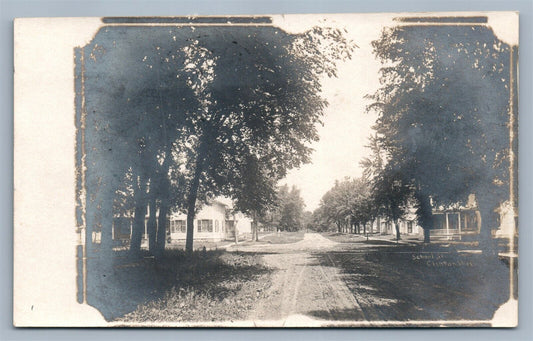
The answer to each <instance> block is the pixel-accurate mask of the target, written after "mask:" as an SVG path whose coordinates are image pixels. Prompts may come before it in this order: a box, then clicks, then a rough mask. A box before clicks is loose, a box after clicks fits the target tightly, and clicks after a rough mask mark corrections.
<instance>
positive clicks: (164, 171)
mask: <svg viewBox="0 0 533 341" xmlns="http://www.w3.org/2000/svg"><path fill="white" fill-rule="evenodd" d="M165 141H166V139H165ZM171 161H172V143H168V144H167V145H166V148H165V160H164V161H163V164H162V166H161V169H160V170H159V172H158V174H157V177H158V185H159V191H158V193H159V200H160V201H161V203H160V205H159V206H160V207H159V217H158V221H157V237H156V257H160V256H162V255H163V252H164V251H165V243H166V239H167V215H168V211H169V207H170V203H169V200H170V190H169V187H170V183H169V180H168V170H169V168H170V163H171Z"/></svg>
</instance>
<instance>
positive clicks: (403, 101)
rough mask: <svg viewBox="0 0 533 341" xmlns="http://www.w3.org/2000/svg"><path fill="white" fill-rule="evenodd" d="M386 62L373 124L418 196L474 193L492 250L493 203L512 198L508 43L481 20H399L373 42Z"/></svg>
mask: <svg viewBox="0 0 533 341" xmlns="http://www.w3.org/2000/svg"><path fill="white" fill-rule="evenodd" d="M373 46H374V52H375V54H376V56H377V57H378V58H379V59H380V60H381V61H382V62H383V63H384V67H383V68H382V69H381V82H382V84H383V86H382V87H381V88H380V89H379V90H378V91H377V92H376V93H375V94H374V95H373V96H371V98H372V99H373V100H374V103H373V104H372V105H371V106H370V107H369V110H375V111H376V112H377V113H378V119H377V122H376V131H377V134H378V136H379V138H380V144H381V147H382V148H383V149H384V150H386V152H387V154H388V155H389V156H390V157H389V166H388V167H389V168H390V169H391V170H393V171H394V172H395V173H398V174H401V176H402V179H403V181H404V183H405V184H409V185H410V186H412V188H413V189H414V191H415V197H416V198H417V199H418V200H417V201H418V203H419V206H418V214H419V222H420V223H421V224H422V227H423V228H424V230H425V231H426V230H427V229H428V228H429V227H430V226H428V225H427V224H428V222H430V220H429V219H428V217H429V216H430V214H431V213H430V212H427V210H429V209H430V208H431V206H430V205H429V204H428V202H429V198H430V197H431V199H432V200H433V201H434V202H435V203H438V204H441V205H449V204H452V203H457V202H465V201H466V199H467V197H468V195H469V194H471V193H474V194H475V195H476V201H477V205H478V209H479V210H480V212H481V216H482V218H481V224H482V227H481V240H480V242H481V245H482V247H483V248H484V249H485V250H490V249H491V247H490V245H489V244H490V241H491V228H492V227H493V224H494V222H495V219H494V217H492V215H493V211H494V209H495V208H496V207H497V206H498V205H499V204H500V203H501V202H502V201H505V200H506V199H508V192H507V188H508V175H509V168H508V165H509V161H508V156H509V127H508V118H509V117H508V101H509V95H508V94H509V87H510V86H509V46H507V45H506V44H504V43H502V42H501V41H499V40H498V39H497V38H496V37H495V36H494V34H493V32H492V31H491V29H490V28H487V27H484V26H472V27H470V26H416V25H413V26H396V27H393V28H389V29H385V30H384V31H383V33H382V36H381V38H380V39H379V40H377V41H375V42H373Z"/></svg>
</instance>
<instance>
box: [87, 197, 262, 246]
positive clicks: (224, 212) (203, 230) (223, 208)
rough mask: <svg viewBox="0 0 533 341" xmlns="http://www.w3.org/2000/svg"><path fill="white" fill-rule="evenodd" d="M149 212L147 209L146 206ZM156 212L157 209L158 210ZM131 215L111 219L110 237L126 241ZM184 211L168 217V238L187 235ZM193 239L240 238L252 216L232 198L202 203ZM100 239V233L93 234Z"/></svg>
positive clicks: (249, 231) (146, 236)
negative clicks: (237, 207) (237, 208)
mask: <svg viewBox="0 0 533 341" xmlns="http://www.w3.org/2000/svg"><path fill="white" fill-rule="evenodd" d="M147 212H149V209H147ZM158 214H159V212H158ZM147 222H148V213H147V215H146V217H145V225H144V234H143V239H144V240H145V241H146V239H147V238H148V233H147V229H146V226H147ZM132 224H133V217H131V216H129V217H115V218H114V221H113V239H114V240H117V241H120V240H122V241H126V240H129V239H130V237H131V231H132ZM186 226H187V215H186V214H185V213H182V212H175V213H171V214H169V217H168V220H167V226H166V228H167V240H168V239H170V241H171V242H172V241H180V240H185V239H186V236H187V233H186V232H187V228H186ZM193 226H194V240H210V241H221V240H225V239H231V240H233V239H235V231H237V236H238V237H239V239H242V238H243V237H245V236H248V235H251V233H252V220H251V219H250V218H249V217H247V216H246V215H244V214H243V213H241V212H234V211H233V208H232V203H231V200H229V199H227V198H223V197H219V198H215V199H213V200H211V201H210V202H209V203H208V204H206V205H204V206H203V207H202V208H201V209H200V211H199V212H198V213H197V214H196V216H195V218H194V222H193ZM93 239H94V240H93V241H95V242H99V233H98V235H96V236H94V237H93Z"/></svg>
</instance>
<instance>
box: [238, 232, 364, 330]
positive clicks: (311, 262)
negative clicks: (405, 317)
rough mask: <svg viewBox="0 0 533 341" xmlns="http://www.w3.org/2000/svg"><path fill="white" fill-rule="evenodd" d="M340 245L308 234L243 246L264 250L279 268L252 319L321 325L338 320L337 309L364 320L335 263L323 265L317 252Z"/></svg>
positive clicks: (264, 322) (266, 258) (270, 262)
mask: <svg viewBox="0 0 533 341" xmlns="http://www.w3.org/2000/svg"><path fill="white" fill-rule="evenodd" d="M340 247H341V245H340V244H339V243H336V242H333V241H331V240H329V239H326V238H324V237H322V236H321V235H320V234H318V233H307V234H305V236H304V239H303V240H301V241H299V242H297V243H293V244H275V245H274V244H273V245H261V246H260V247H258V246H249V247H240V249H241V250H242V251H247V252H250V251H252V252H253V251H255V250H254V248H257V251H260V252H263V253H265V255H264V256H263V258H264V261H265V262H266V264H267V265H268V266H269V267H271V268H272V269H275V270H277V271H276V272H275V274H274V278H273V279H272V283H273V285H272V287H270V289H269V290H268V292H267V293H266V297H265V298H264V299H262V300H260V301H258V302H257V305H256V308H255V309H254V310H253V312H252V313H251V316H250V320H253V321H255V322H256V325H258V326H261V325H265V326H267V325H268V326H272V325H273V324H274V325H280V326H285V327H287V326H301V325H302V324H306V325H315V324H316V325H321V324H322V321H323V320H324V319H323V318H317V317H316V315H317V313H319V312H325V314H326V315H327V316H324V317H325V319H326V320H332V321H335V320H339V316H337V315H338V313H337V312H346V311H351V312H352V316H353V318H354V320H365V315H364V313H363V311H362V310H361V307H360V305H359V303H358V301H357V299H356V297H355V296H354V295H353V294H352V293H351V292H350V290H349V289H348V287H347V286H346V284H345V282H344V281H343V280H342V276H341V274H340V272H339V269H338V268H337V267H336V266H335V264H333V263H332V260H331V259H330V262H331V263H330V264H326V265H324V264H320V263H319V262H318V260H317V259H316V258H315V257H314V256H313V253H314V252H323V251H331V250H336V249H339V248H340Z"/></svg>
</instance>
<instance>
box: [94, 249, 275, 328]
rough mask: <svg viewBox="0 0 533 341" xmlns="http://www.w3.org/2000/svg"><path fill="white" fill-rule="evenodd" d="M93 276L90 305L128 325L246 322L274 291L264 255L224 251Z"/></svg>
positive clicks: (173, 255)
mask: <svg viewBox="0 0 533 341" xmlns="http://www.w3.org/2000/svg"><path fill="white" fill-rule="evenodd" d="M92 270H93V271H92V272H91V278H90V288H89V289H90V295H89V296H90V297H89V298H90V300H89V304H91V305H93V306H95V307H96V308H97V309H99V310H100V311H101V312H102V314H103V315H104V316H105V318H106V319H107V320H108V321H115V322H119V324H120V323H121V322H122V323H124V325H128V323H130V322H131V323H143V322H187V321H226V320H235V319H244V318H246V316H247V315H248V313H249V312H250V309H251V308H252V307H253V303H254V302H255V301H256V300H257V299H258V298H260V297H261V295H262V294H263V292H264V291H265V290H266V288H268V287H269V286H270V285H271V283H270V270H269V269H268V268H267V267H265V266H264V264H263V261H262V256H261V255H259V254H250V253H247V254H245V253H238V252H226V251H222V250H218V251H207V252H202V251H200V252H194V253H193V255H191V256H187V255H186V254H185V253H184V252H183V251H180V250H166V252H165V255H164V257H163V258H162V259H161V260H159V261H158V262H155V261H154V260H153V259H150V258H147V257H144V258H141V259H140V260H138V259H137V260H135V261H131V262H127V261H122V262H121V264H120V265H115V266H114V267H113V269H112V270H111V271H107V272H105V273H104V272H102V271H99V270H98V268H97V267H96V264H95V267H94V268H93V269H92Z"/></svg>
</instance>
